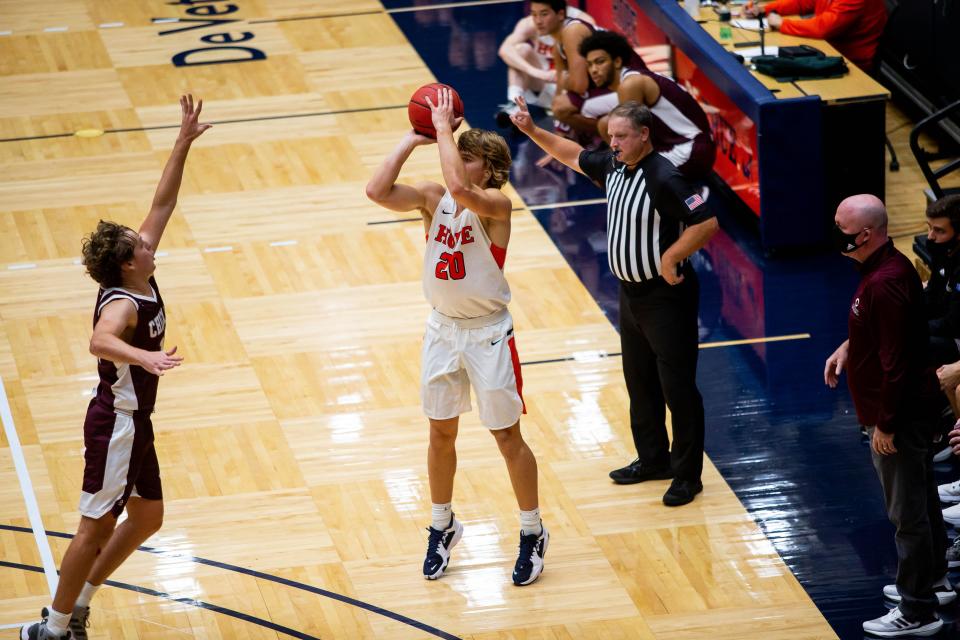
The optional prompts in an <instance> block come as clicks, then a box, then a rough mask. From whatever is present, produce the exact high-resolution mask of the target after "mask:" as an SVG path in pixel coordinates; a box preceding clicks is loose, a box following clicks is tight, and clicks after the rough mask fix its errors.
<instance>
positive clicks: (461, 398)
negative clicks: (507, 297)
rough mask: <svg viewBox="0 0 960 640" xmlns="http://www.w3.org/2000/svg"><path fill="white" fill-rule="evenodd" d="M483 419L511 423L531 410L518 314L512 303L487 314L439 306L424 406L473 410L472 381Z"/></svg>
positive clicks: (428, 351) (426, 361)
mask: <svg viewBox="0 0 960 640" xmlns="http://www.w3.org/2000/svg"><path fill="white" fill-rule="evenodd" d="M471 385H473V391H474V393H475V394H476V397H477V406H478V407H479V409H480V422H481V424H483V426H485V427H487V428H488V429H505V428H507V427H511V426H513V425H514V424H516V422H517V421H518V420H519V419H520V415H521V414H523V413H524V412H525V408H524V406H523V397H522V396H521V392H522V390H523V378H522V377H521V375H520V358H519V357H518V355H517V346H516V343H515V342H514V339H513V318H512V317H511V316H510V312H509V311H507V310H506V309H503V310H502V311H498V312H496V313H494V314H491V315H489V316H484V317H482V318H470V319H466V320H464V319H459V318H450V317H447V316H444V315H443V314H441V313H439V312H438V311H433V312H431V314H430V317H429V318H428V319H427V329H426V332H425V333H424V336H423V353H422V358H421V374H420V397H421V400H422V401H423V412H424V413H425V414H426V415H427V417H428V418H432V419H434V420H449V419H450V418H455V417H457V416H459V415H460V414H462V413H466V412H467V411H470V386H471Z"/></svg>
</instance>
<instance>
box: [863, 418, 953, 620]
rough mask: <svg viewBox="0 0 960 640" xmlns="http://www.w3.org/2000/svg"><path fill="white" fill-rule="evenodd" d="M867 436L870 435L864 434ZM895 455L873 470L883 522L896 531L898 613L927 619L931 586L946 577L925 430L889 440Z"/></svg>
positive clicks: (912, 427) (913, 428) (915, 426)
mask: <svg viewBox="0 0 960 640" xmlns="http://www.w3.org/2000/svg"><path fill="white" fill-rule="evenodd" d="M870 435H871V437H872V436H873V432H872V429H871V430H870ZM893 445H894V447H896V449H897V452H896V453H893V454H890V455H887V456H881V455H878V454H877V453H876V452H873V450H872V449H871V453H872V456H873V466H874V468H875V469H876V470H877V475H878V476H879V477H880V485H881V486H882V487H883V498H884V502H885V503H886V505H887V517H888V518H890V522H891V523H893V526H894V527H896V529H897V533H896V537H895V540H896V544H897V591H899V592H900V595H901V596H902V597H903V600H902V601H901V602H900V611H901V612H902V613H903V614H904V615H906V616H907V617H908V618H914V617H920V616H927V615H929V614H931V613H933V611H934V610H935V609H936V608H937V598H936V596H935V595H934V594H933V584H934V583H935V582H937V581H938V580H940V579H941V578H942V577H943V576H944V575H945V574H946V573H947V560H946V557H945V554H946V551H947V532H946V529H945V528H944V525H943V513H942V512H941V511H940V498H939V496H938V494H937V483H936V481H935V480H934V478H933V451H932V448H931V446H932V442H931V437H930V426H929V425H927V424H923V423H917V422H914V423H912V424H910V423H908V424H906V425H904V426H903V428H902V429H901V430H899V431H897V434H896V435H895V436H894V438H893Z"/></svg>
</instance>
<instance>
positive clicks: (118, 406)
mask: <svg viewBox="0 0 960 640" xmlns="http://www.w3.org/2000/svg"><path fill="white" fill-rule="evenodd" d="M150 287H151V288H152V289H153V296H143V295H140V294H136V293H132V292H130V291H127V290H126V289H121V288H119V287H113V288H110V289H100V291H99V293H97V306H96V308H95V309H94V312H93V325H94V326H96V324H97V321H98V320H100V313H101V312H102V311H103V308H104V307H105V306H106V305H107V304H109V303H110V302H113V301H114V300H119V299H121V298H125V299H127V300H130V301H131V302H132V303H133V305H134V306H135V307H136V308H137V327H136V329H134V332H133V338H132V339H131V340H130V345H131V346H133V347H136V348H137V349H143V350H144V351H160V350H161V349H163V337H164V334H165V332H166V328H167V319H166V316H165V315H164V311H163V298H161V297H160V290H159V289H158V288H157V281H156V280H154V279H153V278H152V277H151V278H150ZM97 372H98V373H99V374H100V384H99V385H98V386H97V397H96V401H97V402H99V403H100V404H103V405H106V406H108V407H112V408H113V409H114V410H120V411H126V412H130V413H132V412H134V411H136V412H139V413H150V412H151V411H153V405H154V403H155V402H156V399H157V382H158V381H159V378H158V377H157V376H155V375H153V374H152V373H149V372H148V371H144V370H143V368H142V367H140V366H138V365H132V364H116V363H114V362H111V361H110V360H105V359H103V358H100V359H99V360H98V364H97Z"/></svg>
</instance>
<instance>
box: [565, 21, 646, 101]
mask: <svg viewBox="0 0 960 640" xmlns="http://www.w3.org/2000/svg"><path fill="white" fill-rule="evenodd" d="M574 22H579V23H580V24H582V25H584V26H586V27H587V28H588V29H590V33H594V32H595V31H604V30H605V29H603V28H602V27H595V26H593V25H592V24H590V23H589V22H587V21H586V20H581V19H579V18H566V19H565V20H564V21H563V27H561V28H560V33H561V34H562V33H563V30H564V29H566V28H567V27H568V26H569V25H571V24H573V23H574ZM557 55H559V56H560V59H561V60H563V62H564V64H567V52H566V51H564V50H563V40H561V39H560V38H557ZM622 62H623V66H624V67H630V68H631V69H646V68H647V63H646V62H644V61H643V58H641V57H640V54H639V53H637V52H636V51H633V50H632V49H631V51H630V59H629V60H623V61H622ZM569 67H570V65H569V64H567V68H569ZM590 86H591V87H593V86H594V84H593V80H590Z"/></svg>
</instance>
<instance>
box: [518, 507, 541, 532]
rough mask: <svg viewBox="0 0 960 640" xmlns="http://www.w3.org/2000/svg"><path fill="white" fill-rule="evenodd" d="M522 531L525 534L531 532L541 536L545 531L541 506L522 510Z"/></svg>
mask: <svg viewBox="0 0 960 640" xmlns="http://www.w3.org/2000/svg"><path fill="white" fill-rule="evenodd" d="M520 532H521V533H523V535H525V536H528V535H530V534H531V533H535V534H537V535H538V536H539V535H540V534H541V533H543V525H542V524H541V523H540V507H537V508H536V509H531V510H530V511H521V512H520Z"/></svg>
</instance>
